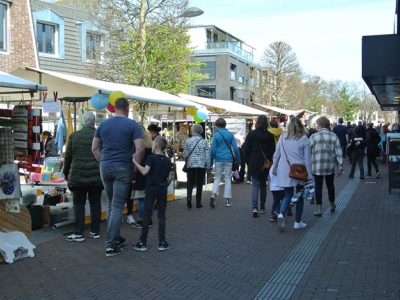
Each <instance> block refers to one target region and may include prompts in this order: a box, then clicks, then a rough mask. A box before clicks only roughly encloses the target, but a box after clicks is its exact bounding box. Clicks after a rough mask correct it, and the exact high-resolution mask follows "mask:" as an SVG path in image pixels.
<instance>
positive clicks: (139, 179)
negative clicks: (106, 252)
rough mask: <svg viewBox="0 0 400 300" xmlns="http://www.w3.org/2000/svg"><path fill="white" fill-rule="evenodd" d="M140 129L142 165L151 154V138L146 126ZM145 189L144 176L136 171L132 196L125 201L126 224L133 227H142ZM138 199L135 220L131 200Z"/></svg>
mask: <svg viewBox="0 0 400 300" xmlns="http://www.w3.org/2000/svg"><path fill="white" fill-rule="evenodd" d="M140 128H141V129H142V135H143V142H144V159H143V163H142V165H143V166H144V163H145V161H146V159H147V158H148V157H149V156H150V155H151V154H152V153H151V148H152V146H153V140H152V138H151V136H150V134H149V133H148V132H147V130H146V128H144V126H143V125H140ZM145 189H146V176H143V175H142V173H140V172H137V173H136V181H135V183H134V184H133V185H132V190H133V191H132V196H131V197H130V199H128V201H127V203H126V208H127V210H128V214H127V215H128V218H127V222H128V224H131V225H132V227H133V228H142V221H143V216H144V196H145V194H144V190H145ZM134 200H138V220H137V222H135V219H134V218H133V216H132V208H133V201H134ZM152 225H153V223H152V220H151V219H150V226H152Z"/></svg>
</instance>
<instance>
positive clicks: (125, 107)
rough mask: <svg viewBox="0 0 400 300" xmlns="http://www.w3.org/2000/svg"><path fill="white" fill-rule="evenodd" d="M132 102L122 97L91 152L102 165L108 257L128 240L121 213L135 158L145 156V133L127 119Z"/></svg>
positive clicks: (100, 129)
mask: <svg viewBox="0 0 400 300" xmlns="http://www.w3.org/2000/svg"><path fill="white" fill-rule="evenodd" d="M128 115H129V102H128V100H126V99H125V98H119V99H117V101H116V102H115V115H114V117H112V118H109V119H106V120H104V121H102V122H101V123H100V125H99V127H97V130H96V132H95V135H94V139H93V143H92V151H93V154H94V156H95V157H96V159H97V161H99V162H100V174H101V179H102V181H103V184H104V189H105V191H106V194H107V222H108V227H107V233H106V241H105V242H106V256H115V255H119V254H121V253H122V251H123V250H122V248H121V246H123V245H125V244H126V242H127V239H126V238H125V237H122V236H121V232H120V229H121V221H122V213H123V209H124V206H125V203H126V202H127V199H128V198H129V197H130V193H131V189H132V180H134V178H135V169H134V166H133V162H132V160H133V159H136V161H137V162H138V163H139V164H140V163H141V162H142V161H143V156H144V144H143V137H142V131H141V129H140V126H139V124H138V123H136V122H135V121H134V120H131V119H129V118H128Z"/></svg>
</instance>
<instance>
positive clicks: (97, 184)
mask: <svg viewBox="0 0 400 300" xmlns="http://www.w3.org/2000/svg"><path fill="white" fill-rule="evenodd" d="M128 113H129V103H128V101H127V100H126V99H124V98H120V99H118V100H117V101H116V104H115V116H114V117H113V118H110V119H107V120H104V121H103V122H101V123H100V125H99V126H98V127H97V128H95V126H94V124H95V116H94V114H93V113H92V112H86V113H84V114H83V115H82V118H83V123H84V126H83V128H82V129H80V130H79V131H77V132H74V133H72V134H71V136H70V139H69V143H68V145H67V150H66V154H65V163H64V174H65V178H66V180H67V182H68V187H69V189H70V190H71V191H72V193H73V204H74V208H75V210H74V213H75V224H74V229H73V233H72V234H71V235H70V236H68V237H67V241H71V242H72V241H75V242H82V241H84V240H85V238H84V233H83V231H84V225H85V224H84V221H85V204H86V200H87V199H88V200H89V203H90V210H91V212H90V215H91V225H90V233H89V237H91V238H94V239H98V238H100V220H101V193H102V191H103V189H104V190H105V194H106V196H107V232H106V237H105V246H106V256H115V255H119V254H121V253H122V252H123V248H122V246H123V245H125V244H126V243H127V239H126V238H125V237H123V236H121V233H120V227H121V222H123V211H124V207H125V205H126V207H127V222H128V223H129V224H130V225H132V227H133V228H138V229H141V235H140V237H139V241H138V242H137V243H134V244H133V245H132V248H133V249H134V250H137V251H146V250H147V241H148V231H149V228H150V227H152V225H153V221H152V217H153V213H154V206H155V204H156V205H157V218H158V249H159V250H160V251H164V250H168V249H171V247H172V245H171V244H169V243H168V242H167V241H166V236H165V227H166V217H165V214H166V206H167V189H168V186H169V184H170V183H171V181H172V176H173V166H172V162H171V159H170V158H169V157H168V156H167V155H165V153H166V149H167V146H168V143H169V142H170V143H171V145H172V147H173V148H174V149H175V151H176V153H177V156H178V158H182V159H184V160H185V169H186V172H187V199H186V200H187V203H186V205H187V208H188V209H192V206H193V203H192V194H193V189H194V188H196V193H195V197H196V198H195V199H196V202H195V205H196V208H197V209H201V208H202V207H203V203H202V194H203V184H204V180H205V174H206V173H209V174H210V173H211V170H213V171H214V176H215V178H214V183H213V188H212V192H211V196H210V202H209V205H210V207H211V208H212V209H215V208H216V207H218V206H219V205H222V203H224V205H225V206H226V207H231V206H232V205H233V201H232V183H239V184H240V183H242V182H244V181H245V176H247V183H249V184H252V188H251V195H250V196H249V199H250V201H249V205H251V208H252V217H255V218H256V217H259V214H264V213H266V212H267V207H266V200H267V186H269V189H270V191H271V194H272V200H273V201H272V206H271V208H270V210H269V209H268V211H270V221H271V222H277V223H278V229H279V231H281V232H284V231H285V230H286V225H287V219H286V216H290V215H292V210H291V208H292V207H293V208H294V212H295V220H294V224H293V228H294V229H303V228H305V227H307V224H306V223H305V222H303V220H302V215H303V207H304V203H305V201H309V202H310V203H312V204H314V203H315V204H316V209H315V212H314V216H317V217H321V216H322V214H323V213H322V190H323V185H324V181H325V185H326V188H327V192H328V199H329V203H330V210H331V212H335V209H336V205H335V184H334V181H335V180H334V179H335V176H341V175H342V170H343V163H344V161H345V160H346V159H348V160H349V161H350V165H351V171H350V173H349V178H350V179H352V178H354V176H355V169H356V166H357V164H358V166H359V177H360V179H364V178H371V177H372V173H371V172H372V167H373V168H374V170H375V178H379V176H380V172H379V167H378V165H377V163H376V158H377V157H378V156H380V155H381V153H382V151H383V150H384V148H382V147H381V146H380V145H381V144H382V138H381V136H382V134H385V133H387V132H389V131H388V127H389V126H388V124H384V125H382V126H380V125H379V126H377V128H374V126H373V124H372V123H368V124H363V123H362V122H360V123H359V124H358V125H355V124H351V123H349V122H348V123H347V126H345V125H344V120H343V118H339V119H338V123H337V124H334V125H332V124H331V122H330V120H329V119H328V118H326V117H324V116H322V117H320V118H318V120H317V121H316V127H315V128H314V127H311V126H309V127H308V128H307V127H306V126H305V125H304V124H303V123H302V122H301V120H300V119H299V118H296V117H294V116H292V117H291V118H290V121H289V123H288V125H287V130H286V131H283V130H282V129H281V128H280V126H279V124H278V122H277V120H276V119H274V118H273V119H271V120H268V119H267V117H266V115H260V116H258V118H257V120H256V122H255V124H254V128H252V130H250V131H249V132H248V134H247V135H246V137H242V136H241V135H240V134H239V133H238V132H231V131H229V130H228V129H227V128H226V125H227V123H226V120H225V119H224V118H218V119H217V120H216V121H215V122H214V126H215V128H214V134H213V137H212V140H211V146H209V144H208V142H207V141H206V140H205V139H204V135H202V134H203V132H204V129H203V127H202V125H200V124H195V125H193V126H192V127H191V128H190V136H189V135H188V133H187V128H186V126H185V125H184V124H182V125H181V126H180V130H179V132H178V133H177V134H176V135H175V136H173V137H172V139H169V134H168V130H164V131H163V132H162V135H160V132H161V128H160V127H158V126H157V125H155V124H151V125H149V126H148V127H147V129H146V128H145V127H143V126H141V125H139V124H138V123H137V122H135V121H134V120H131V119H129V118H128ZM392 131H394V132H398V125H397V124H394V125H393V126H392ZM115 132H118V134H115ZM380 133H381V134H380ZM169 140H171V141H169ZM50 145H51V138H50V135H49V151H48V152H47V153H49V154H48V155H50ZM365 156H366V157H367V174H366V176H364V162H363V160H364V157H365ZM296 170H301V171H296ZM298 172H300V173H302V174H301V176H300V175H299V174H298ZM232 174H234V175H235V176H234V177H232ZM223 176H224V178H222V177H223ZM222 181H223V182H224V186H223V194H222V198H224V202H222V201H218V197H219V195H220V189H221V182H222ZM135 200H137V202H138V218H137V220H135V219H134V217H133V214H132V212H133V202H134V201H135Z"/></svg>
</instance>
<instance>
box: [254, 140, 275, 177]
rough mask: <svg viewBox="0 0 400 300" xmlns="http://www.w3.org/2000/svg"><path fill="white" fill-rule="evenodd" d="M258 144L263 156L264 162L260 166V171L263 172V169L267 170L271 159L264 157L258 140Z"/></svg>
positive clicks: (270, 165) (270, 164)
mask: <svg viewBox="0 0 400 300" xmlns="http://www.w3.org/2000/svg"><path fill="white" fill-rule="evenodd" d="M257 142H258V141H257ZM258 146H260V150H261V153H262V155H263V156H264V164H263V166H262V168H261V172H264V171H267V172H268V170H269V169H270V168H271V167H272V161H270V160H269V159H268V158H266V157H265V154H264V151H263V149H262V148H261V145H260V142H258Z"/></svg>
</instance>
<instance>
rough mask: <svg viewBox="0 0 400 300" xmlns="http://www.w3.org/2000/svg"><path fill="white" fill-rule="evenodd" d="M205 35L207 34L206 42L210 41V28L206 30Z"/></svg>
mask: <svg viewBox="0 0 400 300" xmlns="http://www.w3.org/2000/svg"><path fill="white" fill-rule="evenodd" d="M206 35H207V37H206V38H207V43H211V30H207V33H206Z"/></svg>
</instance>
